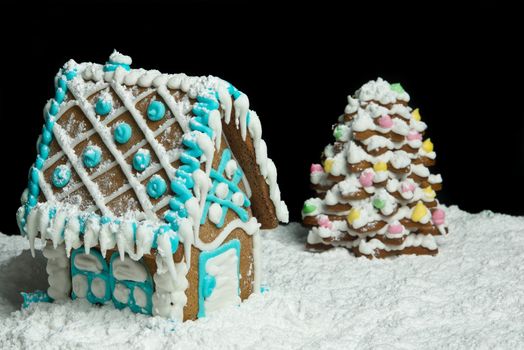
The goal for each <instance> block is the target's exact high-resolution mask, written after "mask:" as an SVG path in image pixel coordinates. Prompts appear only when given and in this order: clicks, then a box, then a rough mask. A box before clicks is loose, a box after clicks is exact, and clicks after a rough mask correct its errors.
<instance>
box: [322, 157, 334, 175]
mask: <svg viewBox="0 0 524 350" xmlns="http://www.w3.org/2000/svg"><path fill="white" fill-rule="evenodd" d="M331 169H333V159H326V161H325V162H324V171H325V172H326V173H330V172H331Z"/></svg>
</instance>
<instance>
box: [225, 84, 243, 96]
mask: <svg viewBox="0 0 524 350" xmlns="http://www.w3.org/2000/svg"><path fill="white" fill-rule="evenodd" d="M227 91H228V92H229V94H230V95H231V96H233V99H235V100H236V99H237V98H239V97H240V95H242V93H241V92H240V91H238V89H237V88H236V87H234V86H233V85H231V84H229V86H228V88H227Z"/></svg>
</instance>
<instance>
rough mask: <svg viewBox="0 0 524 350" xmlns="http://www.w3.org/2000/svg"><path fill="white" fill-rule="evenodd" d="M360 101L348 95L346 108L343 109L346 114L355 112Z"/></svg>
mask: <svg viewBox="0 0 524 350" xmlns="http://www.w3.org/2000/svg"><path fill="white" fill-rule="evenodd" d="M359 105H360V103H359V101H358V100H357V99H354V98H353V97H351V96H348V104H347V106H346V108H345V109H344V112H345V113H346V114H352V113H355V112H356V111H357V109H358V107H359Z"/></svg>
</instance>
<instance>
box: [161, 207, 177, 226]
mask: <svg viewBox="0 0 524 350" xmlns="http://www.w3.org/2000/svg"><path fill="white" fill-rule="evenodd" d="M176 219H177V215H176V212H174V211H172V210H168V211H167V212H166V213H165V214H164V220H165V221H166V222H169V223H172V222H173V221H175V220H176Z"/></svg>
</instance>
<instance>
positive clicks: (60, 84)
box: [58, 78, 67, 93]
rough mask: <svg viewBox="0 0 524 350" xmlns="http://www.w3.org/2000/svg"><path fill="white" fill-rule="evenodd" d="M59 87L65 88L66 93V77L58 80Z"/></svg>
mask: <svg viewBox="0 0 524 350" xmlns="http://www.w3.org/2000/svg"><path fill="white" fill-rule="evenodd" d="M58 87H59V88H60V89H62V90H64V93H65V92H66V91H67V81H66V80H65V79H64V78H60V79H59V80H58Z"/></svg>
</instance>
